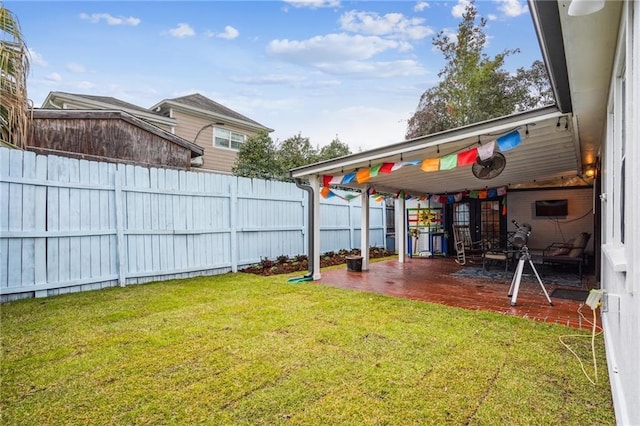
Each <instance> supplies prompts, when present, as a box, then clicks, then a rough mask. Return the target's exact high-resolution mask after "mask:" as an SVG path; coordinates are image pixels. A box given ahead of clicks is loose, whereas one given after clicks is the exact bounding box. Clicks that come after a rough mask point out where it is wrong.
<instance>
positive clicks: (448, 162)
mask: <svg viewBox="0 0 640 426" xmlns="http://www.w3.org/2000/svg"><path fill="white" fill-rule="evenodd" d="M456 164H458V156H457V155H456V154H449V155H445V156H444V157H442V158H441V159H440V170H451V169H455V168H456Z"/></svg>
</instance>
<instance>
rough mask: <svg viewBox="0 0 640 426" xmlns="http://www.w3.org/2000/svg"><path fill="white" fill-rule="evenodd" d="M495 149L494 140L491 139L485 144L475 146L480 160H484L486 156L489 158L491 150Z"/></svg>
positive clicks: (491, 153)
mask: <svg viewBox="0 0 640 426" xmlns="http://www.w3.org/2000/svg"><path fill="white" fill-rule="evenodd" d="M495 149H496V141H491V142H489V143H487V144H484V145H481V146H479V147H477V148H476V150H477V151H478V157H480V159H481V160H486V159H487V158H491V156H492V155H493V151H494V150H495Z"/></svg>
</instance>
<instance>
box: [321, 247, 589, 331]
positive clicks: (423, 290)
mask: <svg viewBox="0 0 640 426" xmlns="http://www.w3.org/2000/svg"><path fill="white" fill-rule="evenodd" d="M473 267H474V266H469V265H467V266H460V265H458V264H457V263H456V262H455V261H454V260H453V259H451V258H433V259H427V258H411V259H407V260H405V261H404V262H399V261H398V260H395V259H394V260H383V261H378V262H371V263H370V264H369V268H368V270H366V271H362V272H354V271H349V270H348V268H347V267H344V268H334V269H327V270H323V272H322V278H321V279H320V280H318V281H316V282H317V283H319V284H322V285H328V286H332V287H338V288H344V289H351V290H358V291H365V292H371V293H378V294H384V295H387V296H391V297H402V298H407V299H412V300H421V301H425V302H432V303H438V304H442V305H447V306H453V307H458V308H463V309H469V310H478V311H491V312H497V313H500V314H503V315H513V316H517V317H522V318H529V319H532V320H535V321H540V322H546V323H555V324H561V325H565V326H569V327H572V328H576V329H590V328H591V324H590V323H589V322H587V321H585V319H584V318H583V317H582V316H581V315H580V312H579V311H578V309H579V308H580V306H581V305H582V304H584V300H570V299H565V298H558V297H555V296H554V295H553V291H554V290H556V289H563V290H567V291H568V292H575V291H576V290H586V289H590V288H593V287H595V277H594V276H593V275H585V276H584V277H583V278H582V284H581V287H579V288H576V287H567V286H562V285H557V284H549V283H548V282H547V281H546V277H545V275H542V277H541V278H542V281H543V284H544V285H545V288H546V290H547V292H548V293H549V294H550V295H551V301H552V302H553V306H550V305H549V303H548V302H547V299H546V297H545V295H544V293H543V292H542V289H541V288H540V285H539V283H538V282H537V280H536V279H535V276H533V274H532V273H531V271H530V269H528V268H526V269H525V272H524V274H527V275H530V276H525V275H524V274H523V279H522V280H521V284H520V289H519V291H518V295H517V303H516V305H515V306H511V303H510V301H511V298H510V297H508V296H507V293H508V291H509V287H510V284H511V279H512V274H513V271H509V272H508V273H506V274H505V273H504V271H501V273H500V274H497V278H496V279H489V278H477V277H470V276H465V275H464V274H459V272H460V271H461V270H463V269H464V268H473ZM480 267H481V264H480ZM536 269H538V268H537V267H536ZM538 272H539V273H541V272H540V270H539V269H538ZM582 313H583V314H584V315H585V316H586V319H587V320H591V319H592V312H591V309H589V308H588V307H586V306H585V307H584V308H583V309H582ZM598 322H599V318H598Z"/></svg>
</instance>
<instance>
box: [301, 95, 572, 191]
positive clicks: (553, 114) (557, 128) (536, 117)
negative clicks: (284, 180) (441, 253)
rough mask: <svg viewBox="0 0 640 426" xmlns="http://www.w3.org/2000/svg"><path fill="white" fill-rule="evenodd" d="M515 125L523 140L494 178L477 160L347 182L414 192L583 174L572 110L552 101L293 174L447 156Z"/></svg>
mask: <svg viewBox="0 0 640 426" xmlns="http://www.w3.org/2000/svg"><path fill="white" fill-rule="evenodd" d="M527 128H528V130H529V134H528V135H527V134H526V130H527ZM514 129H518V130H519V132H520V135H521V138H522V142H521V143H520V145H519V146H517V147H516V148H514V149H511V150H509V151H506V152H504V153H503V154H504V156H505V158H506V160H507V165H506V167H505V169H504V171H503V172H502V173H501V174H500V175H499V176H497V177H495V178H493V179H490V180H482V179H478V178H476V177H475V176H474V175H473V173H472V172H471V166H462V167H456V168H455V169H452V170H443V171H438V172H423V171H422V170H421V169H420V167H415V166H405V167H403V168H401V169H399V170H397V171H394V172H392V173H390V174H379V175H378V176H376V177H374V178H372V179H371V180H369V181H368V182H366V183H362V184H358V183H357V182H355V181H354V182H352V183H350V184H347V185H341V186H342V187H347V188H354V189H360V190H362V189H364V188H366V187H367V186H369V185H372V186H373V187H374V188H375V189H376V190H377V191H379V192H392V193H394V192H397V191H400V190H404V191H407V192H408V193H411V194H414V195H421V194H442V193H456V192H460V191H464V190H473V189H483V188H487V187H489V188H493V187H499V186H504V185H514V184H522V183H531V182H534V181H537V182H541V181H547V180H555V179H558V178H561V177H574V176H576V175H577V174H578V170H579V149H578V145H577V140H576V138H575V137H574V132H573V130H574V123H573V120H572V117H571V114H562V113H560V112H559V111H558V109H557V108H556V107H548V108H543V109H539V110H534V111H529V112H527V113H522V114H516V115H513V116H509V117H504V118H500V119H496V120H491V121H487V122H484V123H479V124H476V125H473V126H467V127H464V128H460V129H455V130H451V131H447V132H442V133H438V134H434V135H430V136H427V137H423V138H418V139H413V140H411V141H406V142H402V143H399V144H394V145H390V146H386V147H382V148H378V149H375V150H371V151H366V152H362V153H357V154H353V155H350V156H346V157H342V158H338V159H334V160H329V161H325V162H322V163H316V164H313V165H310V166H305V167H301V168H298V169H294V170H292V171H291V176H292V177H294V178H308V177H309V176H318V177H321V176H322V175H344V174H346V173H350V172H353V171H357V170H358V169H359V168H368V167H371V166H373V165H376V164H379V163H382V162H392V163H398V162H401V161H410V160H423V159H426V158H436V157H440V158H441V157H443V156H445V155H448V154H452V153H456V152H459V151H462V150H464V149H466V148H468V147H473V146H477V143H478V139H480V141H481V142H482V144H485V143H487V142H490V141H491V140H495V139H496V138H497V137H499V136H501V135H504V134H506V133H508V132H510V131H512V130H514ZM438 150H439V153H438ZM496 150H497V146H496Z"/></svg>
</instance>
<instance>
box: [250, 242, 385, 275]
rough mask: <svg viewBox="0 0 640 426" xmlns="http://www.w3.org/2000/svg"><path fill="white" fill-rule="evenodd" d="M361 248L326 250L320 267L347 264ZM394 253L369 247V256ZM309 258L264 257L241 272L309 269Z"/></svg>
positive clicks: (283, 272)
mask: <svg viewBox="0 0 640 426" xmlns="http://www.w3.org/2000/svg"><path fill="white" fill-rule="evenodd" d="M359 255H360V249H353V250H340V251H338V252H333V251H330V252H326V253H323V254H321V255H320V267H321V268H325V267H327V266H334V265H341V264H345V263H346V262H347V261H346V258H347V257H348V256H359ZM391 255H393V253H392V252H390V251H388V250H386V249H384V248H378V247H371V248H370V249H369V258H370V259H375V258H379V257H386V256H391ZM308 265H309V263H308V259H307V256H306V255H300V256H295V257H293V258H290V257H287V256H279V257H278V258H277V259H275V260H270V259H263V260H262V261H261V262H260V263H258V264H257V265H252V266H249V267H247V268H244V269H241V270H240V272H246V273H249V274H256V275H278V274H288V273H291V272H298V271H306V270H308Z"/></svg>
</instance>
